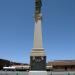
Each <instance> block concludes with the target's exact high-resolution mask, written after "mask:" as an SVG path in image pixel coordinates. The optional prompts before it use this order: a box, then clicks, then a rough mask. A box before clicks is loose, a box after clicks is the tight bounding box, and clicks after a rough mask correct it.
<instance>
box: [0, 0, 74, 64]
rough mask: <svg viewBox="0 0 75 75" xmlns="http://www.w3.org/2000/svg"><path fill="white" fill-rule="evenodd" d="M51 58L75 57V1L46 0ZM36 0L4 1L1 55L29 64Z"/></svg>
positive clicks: (46, 33) (1, 2)
mask: <svg viewBox="0 0 75 75" xmlns="http://www.w3.org/2000/svg"><path fill="white" fill-rule="evenodd" d="M42 1H43V7H42V15H43V20H42V31H43V47H44V49H45V51H46V55H47V61H52V60H66V59H67V60H72V59H75V0H42ZM33 36H34V0H0V58H3V59H8V60H12V61H16V62H24V63H29V57H30V51H31V50H32V48H33V39H34V38H33Z"/></svg>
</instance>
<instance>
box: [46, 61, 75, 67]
mask: <svg viewBox="0 0 75 75" xmlns="http://www.w3.org/2000/svg"><path fill="white" fill-rule="evenodd" d="M47 65H52V66H67V65H68V66H69V65H75V60H57V61H52V62H48V64H47Z"/></svg>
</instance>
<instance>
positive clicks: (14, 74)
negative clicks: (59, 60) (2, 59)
mask: <svg viewBox="0 0 75 75" xmlns="http://www.w3.org/2000/svg"><path fill="white" fill-rule="evenodd" d="M0 75H28V72H27V71H0ZM47 75H75V71H69V72H68V71H65V72H52V71H50V72H48V73H47Z"/></svg>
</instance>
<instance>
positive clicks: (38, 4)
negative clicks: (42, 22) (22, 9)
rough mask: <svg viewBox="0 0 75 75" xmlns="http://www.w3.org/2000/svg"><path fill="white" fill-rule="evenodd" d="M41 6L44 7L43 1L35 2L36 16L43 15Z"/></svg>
mask: <svg viewBox="0 0 75 75" xmlns="http://www.w3.org/2000/svg"><path fill="white" fill-rule="evenodd" d="M41 6H42V2H41V0H36V1H35V12H36V14H39V13H41Z"/></svg>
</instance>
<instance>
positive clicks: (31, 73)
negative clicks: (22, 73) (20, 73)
mask: <svg viewBox="0 0 75 75" xmlns="http://www.w3.org/2000/svg"><path fill="white" fill-rule="evenodd" d="M29 75H47V71H29Z"/></svg>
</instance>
